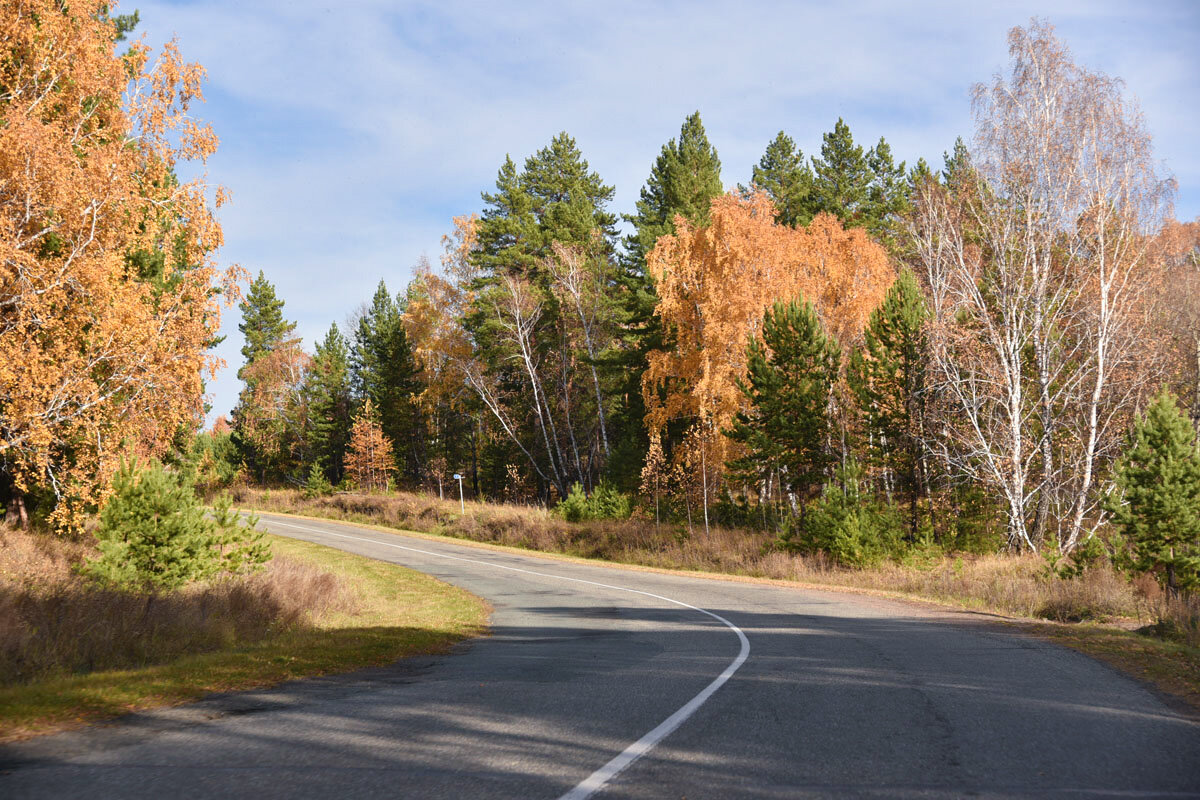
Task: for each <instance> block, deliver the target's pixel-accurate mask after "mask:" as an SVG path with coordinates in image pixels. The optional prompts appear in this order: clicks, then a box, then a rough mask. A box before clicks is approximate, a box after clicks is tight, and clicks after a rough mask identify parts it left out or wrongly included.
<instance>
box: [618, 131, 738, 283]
mask: <svg viewBox="0 0 1200 800" xmlns="http://www.w3.org/2000/svg"><path fill="white" fill-rule="evenodd" d="M723 191H724V189H723V187H722V185H721V160H720V159H719V158H718V157H717V149H716V148H715V147H713V146H712V145H711V144H710V143H709V141H708V136H707V134H705V132H704V124H703V123H702V122H701V121H700V112H699V111H697V112H695V113H693V114H691V115H690V116H689V117H688V118H687V119H686V120H684V122H683V126H682V127H681V128H680V129H679V139H678V140H675V139H672V140H671V141H669V142H667V143H666V144H664V145H663V146H662V151H661V152H660V153H659V155H658V158H657V159H655V161H654V166H653V167H651V169H650V177H649V178H647V179H646V185H645V186H643V187H642V192H641V198H640V199H639V200H638V201H637V213H636V214H634V215H626V216H625V219H626V221H627V222H629V223H631V224H632V225H633V233H632V234H630V235H629V236H627V237H626V238H625V253H626V256H627V259H628V263H629V266H630V268H631V269H633V270H641V273H639V274H644V271H645V264H646V254H647V253H649V252H650V251H651V250H652V249H653V248H654V245H655V243H656V242H657V241H658V237H660V236H663V235H664V234H668V233H674V232H675V215H676V214H680V215H682V216H683V217H684V218H685V219H687V220H688V221H689V222H692V223H694V224H697V225H701V224H704V223H705V222H707V221H708V207H709V203H710V201H711V200H712V199H713V198H714V197H716V196H717V195H719V194H721V193H722V192H723Z"/></svg>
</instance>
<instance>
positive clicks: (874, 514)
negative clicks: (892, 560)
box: [781, 460, 903, 567]
mask: <svg viewBox="0 0 1200 800" xmlns="http://www.w3.org/2000/svg"><path fill="white" fill-rule="evenodd" d="M861 475H862V471H861V470H860V469H859V467H858V465H857V464H856V463H855V462H854V461H853V460H851V461H849V462H848V463H847V464H846V466H844V467H842V468H840V469H839V470H838V473H837V480H835V481H834V482H832V483H830V484H827V485H826V486H825V489H824V491H823V492H822V493H821V498H820V499H819V500H818V501H817V502H816V503H814V504H813V506H812V508H811V509H810V510H809V512H808V514H807V515H806V518H805V520H804V531H803V533H804V538H803V540H802V542H800V543H799V545H800V547H802V548H804V549H809V550H814V551H816V550H819V551H822V552H824V553H826V554H828V555H829V556H830V557H831V558H832V559H833V560H834V561H836V562H837V563H838V564H841V565H843V566H849V567H865V566H871V565H873V564H878V563H879V562H880V561H883V560H884V559H886V558H888V557H889V556H891V555H892V554H894V553H895V552H896V551H897V550H898V549H899V547H900V540H901V535H902V529H903V527H902V526H903V523H902V521H901V519H900V515H899V514H898V513H897V512H896V510H895V509H894V508H893V507H891V506H889V505H886V504H884V503H881V502H879V501H878V500H876V499H875V498H874V497H873V496H871V494H870V493H869V492H863V490H862V486H861V483H860V478H861ZM781 539H783V542H784V544H785V546H788V547H792V548H795V547H796V545H797V543H796V542H795V531H794V529H793V528H791V527H789V528H788V530H787V531H786V533H785V535H784V536H781Z"/></svg>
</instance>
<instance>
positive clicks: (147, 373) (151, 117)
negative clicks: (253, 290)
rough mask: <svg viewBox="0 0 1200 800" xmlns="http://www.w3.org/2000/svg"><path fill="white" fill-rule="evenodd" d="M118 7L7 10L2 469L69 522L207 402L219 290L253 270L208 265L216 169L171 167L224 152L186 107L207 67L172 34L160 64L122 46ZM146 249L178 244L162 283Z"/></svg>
mask: <svg viewBox="0 0 1200 800" xmlns="http://www.w3.org/2000/svg"><path fill="white" fill-rule="evenodd" d="M106 5H107V4H106V3H103V2H98V0H82V2H78V3H76V2H73V3H71V5H70V8H69V10H68V11H64V9H63V7H62V5H61V4H60V3H58V2H55V0H7V1H6V2H5V13H4V14H3V15H0V86H3V87H4V89H5V91H4V94H3V95H0V119H3V120H4V121H5V124H4V125H3V126H2V127H0V186H3V187H4V191H3V192H0V451H3V452H4V459H5V461H4V466H2V467H0V470H3V473H4V475H3V477H4V478H6V479H8V480H10V481H12V483H13V485H14V486H15V488H16V490H17V491H27V490H29V489H30V488H32V487H33V486H42V487H46V488H49V489H51V490H52V491H53V492H54V493H55V494H56V495H57V497H58V498H59V504H58V508H57V510H56V511H55V515H54V521H55V522H56V524H58V525H60V526H61V527H64V528H69V527H72V526H73V525H75V524H76V522H77V521H78V514H79V513H80V512H81V511H82V510H83V509H85V508H87V507H88V506H89V505H92V504H94V503H96V502H98V501H101V500H102V499H103V496H104V493H105V492H106V487H107V484H108V479H109V475H110V473H111V470H112V468H113V466H114V465H115V463H116V461H117V460H118V458H119V456H120V454H121V453H123V452H125V451H129V450H133V451H138V452H142V453H144V454H147V455H154V454H157V453H160V452H162V450H163V449H164V448H165V447H166V445H167V444H168V442H169V440H170V437H171V436H172V435H173V434H174V433H175V430H176V429H177V427H178V426H179V424H180V423H182V422H185V421H190V420H193V419H196V418H197V417H198V415H199V414H200V413H201V408H202V405H201V404H202V397H201V392H202V387H201V376H202V374H203V372H204V371H206V370H209V371H211V369H212V368H213V367H214V365H215V363H216V362H215V359H214V358H213V357H212V356H210V355H208V354H207V352H206V344H207V342H209V341H210V340H211V339H212V337H213V336H214V335H215V334H216V332H217V329H218V325H219V311H220V300H219V299H218V297H217V296H215V295H214V294H213V289H220V291H221V295H222V296H223V298H224V300H225V301H226V302H235V301H236V299H237V297H238V291H237V283H238V280H239V279H240V277H241V275H242V272H241V271H240V270H239V269H237V268H227V269H219V268H218V267H217V266H216V264H215V263H214V261H213V258H212V252H213V250H214V249H215V248H216V247H218V246H220V244H221V241H222V236H221V229H220V226H219V224H218V223H217V222H216V220H215V219H214V218H213V216H212V214H211V211H210V209H209V204H208V201H207V198H206V195H205V188H204V183H203V180H204V178H203V176H202V177H200V178H197V179H196V180H195V181H192V182H189V183H184V184H180V183H179V182H178V181H177V180H175V179H174V178H173V175H172V170H173V167H174V166H175V164H176V163H177V162H178V161H180V160H186V159H193V158H196V159H200V160H203V159H205V158H207V156H208V155H210V154H211V153H212V152H213V150H214V149H215V147H216V137H215V136H213V135H212V132H211V130H210V129H208V128H207V126H204V125H202V124H201V123H199V122H198V121H196V120H195V119H194V118H192V117H191V116H190V113H189V105H190V104H191V103H192V102H194V101H196V100H198V99H200V97H201V94H200V83H201V81H202V79H203V69H202V68H200V67H199V66H198V65H194V64H191V65H189V64H185V63H184V62H183V60H182V58H181V57H180V55H179V51H178V48H177V47H176V46H175V44H174V43H172V44H171V45H169V46H168V47H167V48H165V50H164V52H163V55H162V57H161V58H160V59H159V60H158V62H157V63H156V64H155V65H154V66H153V67H149V66H148V63H149V61H148V49H147V48H146V47H145V46H144V45H142V44H135V45H134V46H133V48H132V50H131V52H130V54H129V55H123V56H120V57H118V56H114V55H113V36H114V29H113V26H112V24H111V23H110V22H105V21H103V20H101V19H100V17H101V13H102V12H103V11H104V10H105V7H106ZM127 91H128V96H126V93H127ZM172 133H177V134H178V142H177V143H173V142H172V141H171V139H172V138H173V136H172V135H170V134H172ZM223 200H224V197H223V195H222V194H221V193H219V192H218V196H217V201H218V202H223ZM177 241H178V242H179V243H180V245H181V249H180V251H179V252H175V251H174V244H175V243H176V242H177ZM139 252H142V253H146V254H153V253H156V252H162V253H164V254H165V255H166V260H165V263H164V264H163V268H162V276H161V278H162V279H163V280H162V281H161V283H154V281H153V279H143V276H141V275H139V274H138V270H137V268H136V267H131V266H130V265H129V264H128V263H127V257H129V256H130V255H131V254H134V253H139ZM167 278H170V280H169V281H168V280H166V279H167Z"/></svg>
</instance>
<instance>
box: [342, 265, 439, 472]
mask: <svg viewBox="0 0 1200 800" xmlns="http://www.w3.org/2000/svg"><path fill="white" fill-rule="evenodd" d="M403 314H404V300H403V297H400V298H393V297H392V296H391V294H389V293H388V288H387V284H386V283H384V282H383V281H380V282H379V286H378V287H377V288H376V289H375V295H374V297H372V298H371V305H370V306H369V307H368V308H367V310H366V312H365V313H364V314H363V315H362V317H360V318H359V321H358V327H357V329H356V330H355V331H354V343H353V345H352V346H351V349H350V369H351V376H352V381H353V386H354V389H355V392H356V394H357V396H358V398H359V400H360V401H362V400H367V399H369V400H370V401H371V403H372V405H374V406H375V408H376V410H377V413H378V416H379V424H380V427H382V428H383V434H384V436H386V437H387V438H388V440H389V441H390V442H391V443H392V447H393V456H394V459H395V463H396V464H398V465H403V467H402V468H403V471H404V473H405V475H406V477H408V478H409V480H410V481H415V480H417V478H418V477H419V473H420V465H421V462H422V451H421V446H422V444H423V436H422V432H423V429H422V420H421V414H420V409H419V407H418V404H417V399H416V396H417V395H418V394H419V393H420V391H421V384H420V380H419V379H418V373H419V368H418V367H417V363H416V359H415V358H414V356H413V352H412V347H411V345H410V344H409V342H408V336H407V334H406V333H405V331H404V324H403V319H402V318H403ZM347 430H348V429H347ZM347 441H349V439H348V438H347Z"/></svg>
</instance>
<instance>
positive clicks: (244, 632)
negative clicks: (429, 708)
mask: <svg viewBox="0 0 1200 800" xmlns="http://www.w3.org/2000/svg"><path fill="white" fill-rule="evenodd" d="M261 543H262V545H263V546H264V547H268V548H269V552H270V553H271V554H272V555H273V558H271V559H270V560H269V561H268V562H267V563H266V565H265V567H264V568H263V569H262V570H260V571H258V572H255V573H252V574H247V575H240V576H226V577H224V578H220V579H216V580H205V581H202V582H197V583H193V584H191V585H189V586H187V587H185V588H182V589H180V590H178V591H174V592H170V593H166V594H159V595H155V594H139V593H131V592H128V591H121V590H117V589H113V588H106V587H103V586H100V585H97V584H96V583H95V582H94V581H92V580H89V579H86V578H84V577H82V576H81V574H80V571H79V567H80V566H81V565H84V564H86V563H87V562H88V561H89V560H91V559H94V558H95V557H96V555H97V551H96V548H95V546H94V545H93V544H90V543H85V542H76V541H69V540H64V539H62V538H61V537H54V536H50V535H46V534H36V533H29V532H26V531H21V530H18V529H15V528H13V527H12V526H5V527H3V528H0V741H9V740H12V739H16V738H22V737H24V736H29V735H35V734H39V733H46V732H50V731H54V730H58V729H61V728H63V727H65V726H71V725H75V724H78V723H80V722H87V721H93V720H97V719H103V718H106V717H112V716H116V715H120V714H123V713H126V712H129V711H134V710H138V709H144V708H152V707H156V706H163V705H173V704H176V703H180V702H184V701H187V700H192V699H195V698H198V697H200V696H202V695H204V694H207V693H210V692H224V691H235V690H241V689H250V688H255V687H263V686H270V685H273V684H277V683H280V682H282V681H286V680H290V679H293V678H301V677H306V676H313V675H325V674H331V673H338V672H346V671H349V670H353V669H358V668H361V667H368V666H379V665H385V664H389V663H392V662H394V661H395V660H396V659H399V658H403V657H406V656H412V655H417V654H427V653H440V652H445V651H446V650H447V649H449V648H450V647H451V646H452V645H453V644H454V643H456V642H459V641H462V640H464V639H467V638H470V637H473V636H477V635H480V634H481V633H483V632H484V631H485V629H486V617H487V613H488V609H487V607H486V605H485V604H484V603H482V601H480V600H478V599H477V598H474V597H472V596H471V595H470V594H468V593H466V592H464V591H462V590H459V589H456V588H454V587H451V586H448V585H446V584H443V583H440V582H439V581H436V580H434V579H433V578H429V577H427V576H424V575H421V574H420V573H416V572H413V571H411V570H407V569H404V568H402V567H398V566H395V565H392V564H386V563H383V562H379V561H373V560H371V559H366V558H362V557H359V556H353V555H350V554H347V553H342V552H340V551H336V550H331V549H329V548H325V547H320V546H317V545H312V544H308V543H305V542H298V541H294V540H290V539H284V538H279V537H265V538H264V539H263V540H262V542H261Z"/></svg>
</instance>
